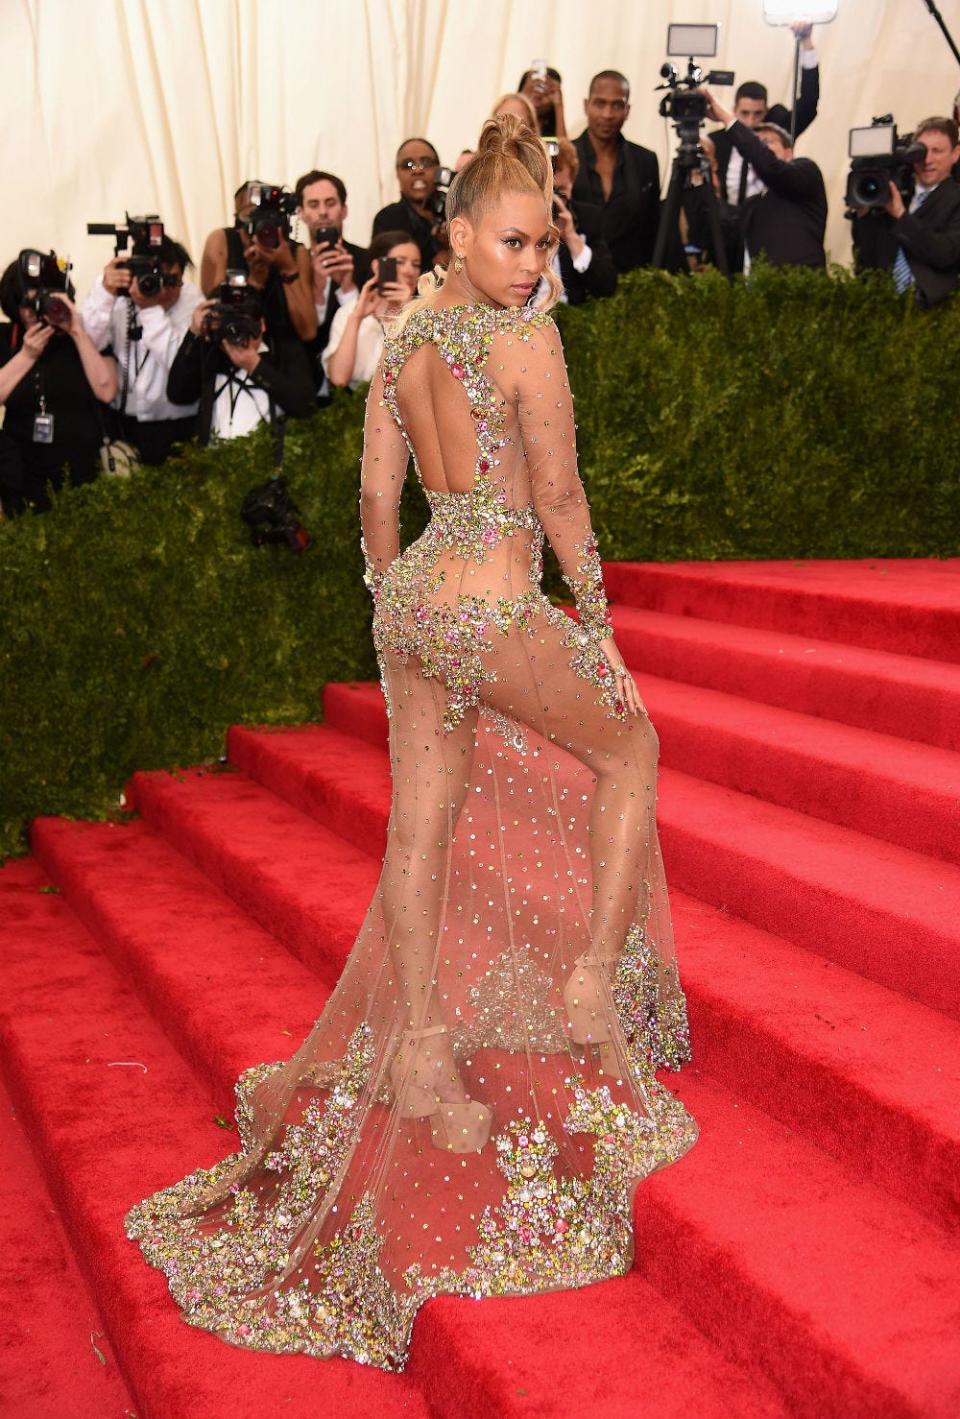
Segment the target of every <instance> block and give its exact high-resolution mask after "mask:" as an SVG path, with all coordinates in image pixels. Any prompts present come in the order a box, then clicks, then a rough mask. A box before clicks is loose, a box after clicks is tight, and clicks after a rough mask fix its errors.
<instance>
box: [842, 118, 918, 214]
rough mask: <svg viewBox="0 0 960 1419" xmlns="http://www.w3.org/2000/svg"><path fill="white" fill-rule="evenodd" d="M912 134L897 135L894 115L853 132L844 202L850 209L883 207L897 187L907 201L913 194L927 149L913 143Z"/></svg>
mask: <svg viewBox="0 0 960 1419" xmlns="http://www.w3.org/2000/svg"><path fill="white" fill-rule="evenodd" d="M912 139H913V134H912V133H908V134H907V135H906V136H905V137H904V138H900V137H899V136H898V134H897V125H896V124H895V123H894V121H893V114H892V113H885V114H884V115H883V117H882V118H875V119H874V120H873V122H872V123H871V124H870V127H869V128H851V129H850V160H851V161H850V172H849V174H848V176H847V191H846V195H845V201H846V204H847V206H848V207H867V208H874V209H876V208H881V207H885V206H886V205H887V202H888V201H889V199H890V184H891V182H893V183H895V184H896V187H897V189H898V190H899V192H900V195H901V197H902V198H903V200H904V202H909V200H910V198H911V196H912V194H913V169H914V166H915V164H916V163H920V162H923V159H924V157H925V156H926V151H927V150H926V147H925V146H924V144H923V143H914V142H913V141H912Z"/></svg>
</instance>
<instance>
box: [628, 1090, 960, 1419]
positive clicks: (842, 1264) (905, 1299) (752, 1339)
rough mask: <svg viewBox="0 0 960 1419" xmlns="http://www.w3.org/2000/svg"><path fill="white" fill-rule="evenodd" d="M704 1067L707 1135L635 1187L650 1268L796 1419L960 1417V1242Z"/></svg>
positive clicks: (657, 1282)
mask: <svg viewBox="0 0 960 1419" xmlns="http://www.w3.org/2000/svg"><path fill="white" fill-rule="evenodd" d="M695 1073H696V1071H692V1070H687V1071H684V1074H683V1075H682V1076H681V1079H680V1083H679V1085H678V1086H677V1089H676V1092H678V1093H679V1094H680V1095H681V1096H682V1098H683V1099H684V1100H685V1102H686V1103H687V1105H688V1107H689V1108H690V1109H691V1111H692V1112H693V1114H694V1115H695V1116H696V1117H697V1119H698V1120H699V1122H700V1124H701V1136H700V1139H699V1141H698V1142H697V1145H696V1147H695V1148H694V1150H693V1151H692V1152H691V1153H690V1154H688V1156H687V1157H686V1158H684V1159H683V1161H682V1162H681V1163H680V1164H679V1165H678V1166H676V1167H672V1168H667V1169H664V1170H663V1171H662V1172H659V1173H656V1174H655V1175H654V1176H653V1177H652V1178H648V1179H647V1181H646V1182H645V1184H644V1185H643V1186H642V1187H640V1188H638V1189H637V1192H636V1197H635V1205H634V1217H635V1219H636V1225H637V1263H636V1264H637V1266H638V1267H639V1269H640V1270H641V1271H642V1272H643V1274H644V1275H645V1276H646V1277H647V1278H648V1279H649V1280H650V1281H651V1282H652V1283H653V1285H654V1286H656V1287H657V1289H658V1290H661V1291H663V1292H664V1293H665V1294H666V1295H669V1296H671V1297H674V1298H675V1299H676V1300H677V1302H678V1303H679V1304H682V1305H683V1307H684V1309H685V1310H686V1311H687V1313H688V1314H689V1315H690V1316H691V1318H692V1319H693V1320H694V1321H695V1323H696V1324H697V1325H698V1326H699V1328H700V1329H701V1330H703V1331H704V1332H705V1333H706V1334H707V1335H709V1336H712V1337H714V1338H716V1339H717V1341H718V1343H723V1344H724V1345H726V1346H727V1347H728V1351H729V1353H730V1354H731V1355H733V1356H735V1357H736V1358H737V1359H739V1360H740V1362H741V1363H743V1364H745V1365H749V1364H750V1363H751V1362H753V1363H755V1364H762V1365H763V1367H764V1370H765V1371H766V1372H768V1373H770V1374H771V1375H772V1376H773V1378H774V1379H775V1380H777V1381H778V1382H779V1383H780V1384H781V1385H782V1386H783V1387H784V1389H785V1391H786V1392H787V1393H789V1394H790V1403H791V1408H793V1409H794V1411H795V1413H796V1414H797V1415H804V1416H809V1419H822V1416H824V1415H831V1416H833V1415H836V1416H838V1419H839V1416H847V1415H856V1416H857V1419H868V1417H869V1416H876V1419H891V1416H894V1415H896V1416H898V1419H901V1416H903V1417H904V1419H905V1416H915V1419H955V1416H956V1414H957V1413H958V1412H960V1347H958V1345H957V1343H956V1340H957V1327H958V1323H960V1244H958V1243H957V1242H956V1241H948V1240H947V1239H946V1238H945V1237H944V1234H943V1233H942V1232H941V1231H940V1230H939V1229H938V1228H936V1227H935V1226H933V1224H932V1223H930V1222H928V1221H927V1220H925V1219H924V1218H922V1217H920V1215H919V1214H918V1213H917V1212H915V1211H914V1210H913V1209H912V1208H910V1207H908V1206H906V1205H905V1204H904V1203H902V1202H900V1201H898V1200H896V1199H894V1198H891V1197H889V1196H887V1195H886V1194H885V1193H883V1192H881V1191H880V1190H879V1189H873V1188H871V1187H869V1186H868V1185H865V1184H862V1183H855V1182H853V1181H852V1180H851V1179H849V1178H848V1177H846V1176H844V1175H843V1174H842V1173H841V1171H840V1170H839V1169H838V1168H837V1167H836V1165H835V1164H834V1163H831V1162H830V1161H829V1160H827V1159H826V1158H825V1157H824V1156H823V1154H821V1153H820V1152H818V1150H817V1149H815V1148H813V1147H812V1146H811V1145H810V1144H808V1143H806V1142H805V1141H804V1140H802V1139H800V1138H798V1137H796V1136H795V1135H794V1134H793V1133H792V1132H791V1131H790V1130H789V1129H786V1128H784V1127H783V1126H782V1125H781V1124H778V1123H774V1122H773V1121H771V1120H770V1119H769V1118H767V1117H766V1116H765V1115H764V1114H762V1113H760V1112H759V1111H758V1110H756V1109H754V1108H751V1107H750V1106H749V1105H748V1104H745V1103H743V1102H742V1101H740V1100H738V1099H737V1098H736V1097H735V1096H734V1095H732V1094H730V1093H728V1092H727V1091H726V1090H724V1089H723V1088H722V1087H721V1086H719V1085H717V1084H714V1083H712V1082H711V1081H709V1080H706V1079H699V1078H696V1077H694V1076H695ZM761 1357H762V1358H761Z"/></svg>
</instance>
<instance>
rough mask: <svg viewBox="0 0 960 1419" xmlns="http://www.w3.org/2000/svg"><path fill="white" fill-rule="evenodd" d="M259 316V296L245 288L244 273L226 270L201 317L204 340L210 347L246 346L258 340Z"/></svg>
mask: <svg viewBox="0 0 960 1419" xmlns="http://www.w3.org/2000/svg"><path fill="white" fill-rule="evenodd" d="M260 316H261V306H260V297H259V295H258V294H257V292H256V291H254V290H252V289H251V287H250V286H248V285H247V273H246V271H228V272H227V274H226V278H225V280H224V281H223V282H222V284H221V285H219V286H218V287H217V294H216V298H215V300H214V303H213V305H212V306H211V307H210V309H209V310H208V311H207V313H206V314H205V315H204V317H203V334H204V337H205V339H207V340H208V341H209V342H210V343H211V344H215V343H217V342H218V341H220V340H226V342H227V344H228V345H246V343H247V342H248V340H254V339H255V340H259V339H260Z"/></svg>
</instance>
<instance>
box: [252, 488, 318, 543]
mask: <svg viewBox="0 0 960 1419" xmlns="http://www.w3.org/2000/svg"><path fill="white" fill-rule="evenodd" d="M240 516H241V517H242V518H243V520H244V522H245V523H246V524H247V526H248V527H249V528H250V536H251V541H252V542H253V545H254V546H255V547H262V546H263V545H264V543H266V542H285V543H286V544H287V546H288V547H289V548H290V549H291V550H292V551H294V552H304V551H306V549H307V548H308V547H309V546H310V541H311V538H310V533H309V532H308V531H307V529H306V528H305V527H304V526H303V525H302V523H301V521H300V511H299V509H298V508H297V505H296V503H295V502H294V501H293V498H291V496H290V489H289V488H288V486H287V480H286V478H284V477H282V476H281V475H279V474H278V475H277V476H276V477H273V478H270V479H269V480H268V481H267V482H266V483H261V484H260V485H259V486H258V487H256V488H251V489H250V491H249V493H248V494H247V496H246V497H245V498H244V500H243V503H242V505H241V507H240Z"/></svg>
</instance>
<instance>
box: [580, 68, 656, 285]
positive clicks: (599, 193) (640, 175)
mask: <svg viewBox="0 0 960 1419" xmlns="http://www.w3.org/2000/svg"><path fill="white" fill-rule="evenodd" d="M583 109H584V113H585V114H586V116H587V127H586V129H585V130H584V132H583V133H581V134H580V136H579V138H577V139H576V140H575V142H574V147H575V148H576V151H577V157H578V159H579V162H580V170H579V173H578V174H577V178H576V181H575V182H574V185H573V196H574V198H575V199H576V201H577V203H578V204H587V203H591V204H592V205H593V206H594V207H598V208H599V209H600V211H601V212H602V213H603V236H604V239H605V241H606V243H607V247H608V248H609V251H610V255H611V257H612V258H613V264H614V266H615V267H616V268H617V270H618V271H619V272H621V273H623V272H626V271H632V270H633V269H634V267H635V266H649V264H650V258H651V257H652V256H653V248H654V244H655V242H656V239H657V226H658V223H659V220H660V164H659V163H658V162H657V155H656V153H653V152H651V151H650V149H649V148H642V147H641V146H640V144H639V143H629V142H627V140H626V138H624V136H623V133H622V131H621V130H622V128H623V125H624V123H626V121H627V118H628V117H629V114H630V85H629V83H628V81H627V79H626V78H625V76H624V75H623V74H621V73H619V71H618V70H616V69H604V70H603V71H602V72H601V73H599V74H595V75H594V76H593V78H592V79H591V80H590V88H589V91H588V94H587V97H586V98H585V99H584V101H583Z"/></svg>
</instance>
